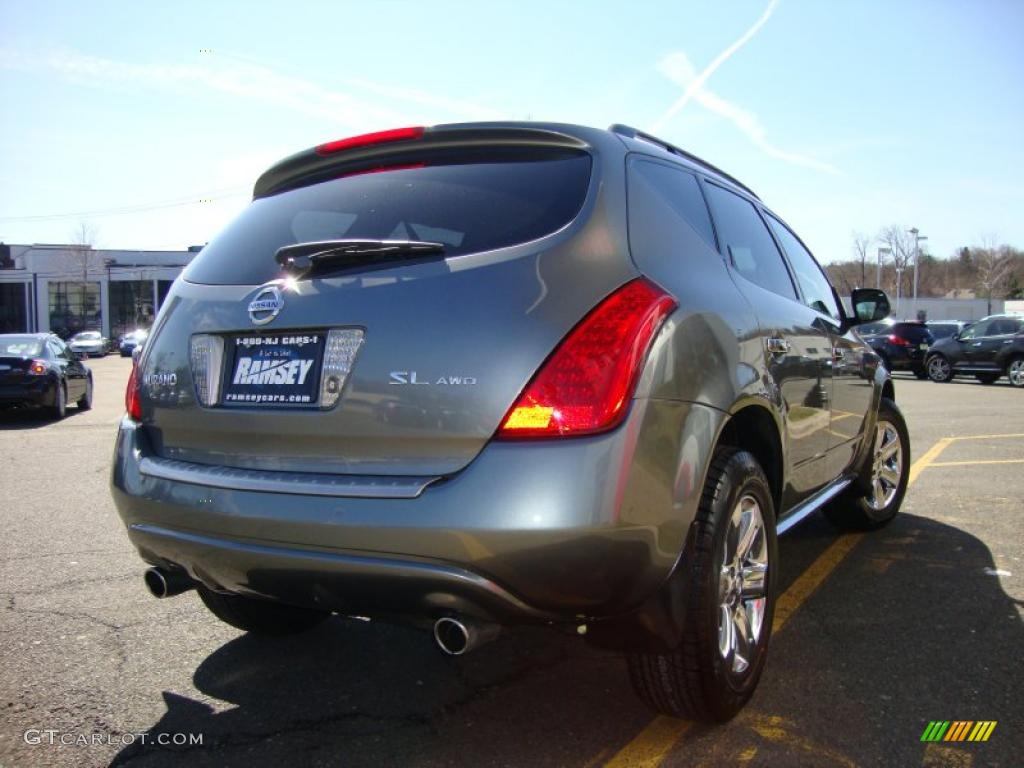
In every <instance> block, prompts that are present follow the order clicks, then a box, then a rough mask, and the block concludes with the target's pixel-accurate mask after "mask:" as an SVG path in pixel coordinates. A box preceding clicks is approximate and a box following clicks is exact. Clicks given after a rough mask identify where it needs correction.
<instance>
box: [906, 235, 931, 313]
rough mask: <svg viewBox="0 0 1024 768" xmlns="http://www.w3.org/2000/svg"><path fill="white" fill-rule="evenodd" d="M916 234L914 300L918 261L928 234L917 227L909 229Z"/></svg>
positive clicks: (915, 297)
mask: <svg viewBox="0 0 1024 768" xmlns="http://www.w3.org/2000/svg"><path fill="white" fill-rule="evenodd" d="M907 231H908V232H910V234H912V235H913V236H914V300H915V301H916V300H917V263H918V262H919V261H920V260H921V241H922V240H927V239H928V237H927V236H926V235H922V234H921V230H919V229H918V228H917V227H914V228H913V229H909V230H907Z"/></svg>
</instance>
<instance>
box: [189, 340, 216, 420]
mask: <svg viewBox="0 0 1024 768" xmlns="http://www.w3.org/2000/svg"><path fill="white" fill-rule="evenodd" d="M190 352H191V355H190V357H191V362H192V381H193V382H195V387H196V399H197V400H198V401H199V403H200V405H205V406H206V407H207V408H209V407H212V406H214V405H216V404H217V400H219V399H220V371H221V363H222V362H223V360H224V339H223V338H222V337H220V336H213V335H211V334H208V333H199V334H196V335H195V336H193V337H192V346H191V350H190Z"/></svg>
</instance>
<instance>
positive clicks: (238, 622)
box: [196, 584, 331, 636]
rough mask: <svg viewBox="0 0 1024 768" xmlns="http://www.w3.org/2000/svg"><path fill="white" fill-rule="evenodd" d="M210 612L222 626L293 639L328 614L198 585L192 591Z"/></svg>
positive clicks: (318, 622)
mask: <svg viewBox="0 0 1024 768" xmlns="http://www.w3.org/2000/svg"><path fill="white" fill-rule="evenodd" d="M196 591H197V592H199V598H200V599H201V600H202V601H203V603H204V604H205V605H206V607H207V608H209V609H210V612H211V613H213V615H214V616H216V617H217V618H218V619H220V620H221V621H223V622H224V623H226V624H230V625H231V626H232V627H236V628H237V629H242V630H245V631H246V632H252V633H253V634H256V635H269V636H280V635H294V634H298V633H299V632H305V631H306V630H309V629H312V628H313V627H315V626H316V625H317V624H320V623H321V622H323V621H324V620H325V619H327V618H328V617H329V616H330V615H331V614H329V613H327V612H325V611H316V610H313V609H311V608H299V607H298V606H294V605H285V604H284V603H275V602H272V601H270V600H258V599H256V598H254V597H245V596H244V595H227V594H222V593H220V592H214V591H213V590H212V589H208V588H207V587H205V586H203V585H202V584H200V585H199V587H198V588H197V589H196Z"/></svg>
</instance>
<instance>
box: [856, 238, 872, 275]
mask: <svg viewBox="0 0 1024 768" xmlns="http://www.w3.org/2000/svg"><path fill="white" fill-rule="evenodd" d="M852 237H853V252H854V254H856V256H857V262H858V263H859V264H860V282H859V283H858V286H859V287H861V288H863V287H864V286H865V285H867V282H868V248H870V247H871V243H872V240H871V238H870V237H868V236H867V235H865V234H864V233H863V232H856V231H855V232H853V233H852Z"/></svg>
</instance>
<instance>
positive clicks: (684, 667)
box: [627, 448, 776, 722]
mask: <svg viewBox="0 0 1024 768" xmlns="http://www.w3.org/2000/svg"><path fill="white" fill-rule="evenodd" d="M680 562H681V565H680V567H681V568H685V569H686V570H685V573H686V575H687V578H688V582H689V584H688V589H687V591H686V597H685V606H684V609H685V615H686V622H685V629H684V631H683V638H682V641H681V642H680V644H679V646H678V647H677V648H675V649H674V650H673V651H670V652H668V653H630V654H628V655H627V661H628V664H629V676H630V679H631V680H632V683H633V687H634V688H635V689H636V692H637V693H638V694H639V696H640V698H642V699H643V700H644V701H645V702H646V703H647V704H648V705H649V706H650V707H652V708H653V709H655V710H657V711H659V712H661V713H663V714H666V715H670V716H672V717H685V718H690V719H695V720H703V721H708V722H724V721H726V720H729V719H730V718H732V717H733V716H734V715H735V714H736V713H737V712H739V711H740V709H742V708H743V705H744V704H746V702H747V700H748V699H749V698H750V696H751V694H753V692H754V689H755V688H756V687H757V682H758V680H759V679H760V677H761V670H762V669H763V668H764V663H765V659H766V657H767V653H768V639H769V636H770V635H771V627H772V617H773V615H774V611H775V571H776V566H775V563H776V537H775V506H774V503H773V501H772V495H771V491H770V489H769V487H768V481H767V479H766V478H765V475H764V472H763V471H762V470H761V467H760V466H759V465H758V463H757V460H756V459H755V458H754V457H753V456H752V455H751V454H750V453H748V452H746V451H739V450H736V449H732V448H725V449H719V450H718V451H717V452H716V454H715V457H714V460H713V461H712V464H711V468H710V470H709V472H708V479H707V482H706V483H705V485H704V492H703V494H702V496H701V501H700V506H699V508H698V511H697V519H696V520H695V521H694V524H693V528H692V530H691V532H690V537H689V539H688V540H687V545H686V550H685V552H684V554H683V557H682V559H681V561H680Z"/></svg>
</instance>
